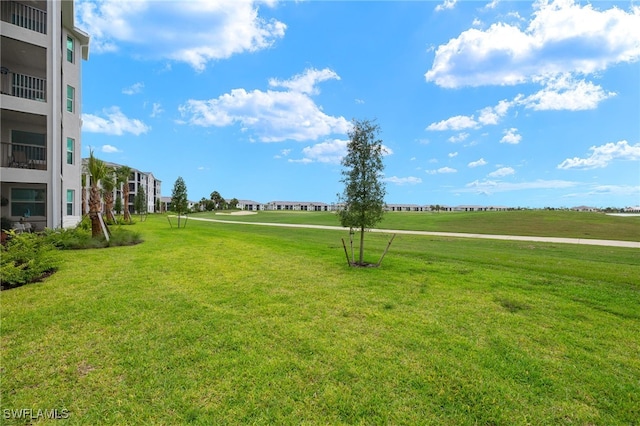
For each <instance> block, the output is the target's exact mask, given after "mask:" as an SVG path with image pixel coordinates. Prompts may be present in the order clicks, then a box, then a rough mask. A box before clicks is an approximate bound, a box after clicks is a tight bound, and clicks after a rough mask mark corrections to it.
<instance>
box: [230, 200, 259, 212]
mask: <svg viewBox="0 0 640 426" xmlns="http://www.w3.org/2000/svg"><path fill="white" fill-rule="evenodd" d="M236 207H237V208H239V209H240V210H249V211H259V210H264V209H265V205H264V204H262V203H259V202H257V201H253V200H238V205H237V206H236Z"/></svg>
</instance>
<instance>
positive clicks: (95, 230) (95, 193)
mask: <svg viewBox="0 0 640 426" xmlns="http://www.w3.org/2000/svg"><path fill="white" fill-rule="evenodd" d="M100 214H101V213H100V189H98V187H97V186H92V187H91V194H90V196H89V217H90V218H91V237H93V238H96V237H99V236H100V233H101V232H102V229H101V226H100V217H99V215H100Z"/></svg>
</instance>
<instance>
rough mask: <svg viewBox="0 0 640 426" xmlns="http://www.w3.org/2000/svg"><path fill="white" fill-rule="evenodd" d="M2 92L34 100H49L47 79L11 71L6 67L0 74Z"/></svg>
mask: <svg viewBox="0 0 640 426" xmlns="http://www.w3.org/2000/svg"><path fill="white" fill-rule="evenodd" d="M0 87H1V88H2V93H3V94H6V95H10V96H16V97H18V98H24V99H31V100H34V101H40V102H46V101H47V80H46V79H44V78H40V77H34V76H31V75H26V74H19V73H16V72H11V71H9V70H7V69H6V68H3V69H2V73H1V74H0Z"/></svg>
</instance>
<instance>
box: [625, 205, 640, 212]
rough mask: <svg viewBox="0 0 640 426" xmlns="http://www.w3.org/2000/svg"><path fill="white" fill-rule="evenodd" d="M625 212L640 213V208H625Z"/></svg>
mask: <svg viewBox="0 0 640 426" xmlns="http://www.w3.org/2000/svg"><path fill="white" fill-rule="evenodd" d="M624 211H625V213H640V206H635V207H625V208H624Z"/></svg>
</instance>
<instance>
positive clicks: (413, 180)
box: [383, 176, 422, 185]
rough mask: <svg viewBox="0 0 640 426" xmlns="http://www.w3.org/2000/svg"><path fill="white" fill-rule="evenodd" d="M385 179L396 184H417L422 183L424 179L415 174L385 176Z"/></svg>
mask: <svg viewBox="0 0 640 426" xmlns="http://www.w3.org/2000/svg"><path fill="white" fill-rule="evenodd" d="M383 181H385V182H389V183H393V184H396V185H417V184H419V183H422V179H420V178H419V177H414V176H408V177H397V176H391V177H388V178H384V179H383Z"/></svg>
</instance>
